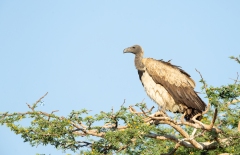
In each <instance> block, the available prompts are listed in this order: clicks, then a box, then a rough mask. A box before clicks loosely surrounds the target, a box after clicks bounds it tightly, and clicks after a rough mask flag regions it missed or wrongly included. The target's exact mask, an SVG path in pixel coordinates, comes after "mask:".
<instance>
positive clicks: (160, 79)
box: [142, 58, 206, 111]
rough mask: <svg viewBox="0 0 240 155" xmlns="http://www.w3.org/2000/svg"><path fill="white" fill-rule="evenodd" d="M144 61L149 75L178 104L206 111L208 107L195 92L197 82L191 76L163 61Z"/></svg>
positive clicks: (148, 59) (150, 59) (149, 59)
mask: <svg viewBox="0 0 240 155" xmlns="http://www.w3.org/2000/svg"><path fill="white" fill-rule="evenodd" d="M142 61H143V64H144V65H145V67H146V71H147V72H148V74H149V75H150V76H151V77H152V78H153V80H154V81H155V82H156V83H158V84H161V85H162V86H163V87H164V88H165V89H166V90H167V91H168V93H169V94H170V95H171V96H172V97H173V99H174V100H175V102H176V103H181V104H184V105H186V106H187V107H190V108H194V109H197V110H200V111H203V110H205V107H206V105H205V103H204V102H203V101H202V100H201V98H200V97H199V96H198V95H197V94H196V92H195V91H194V87H195V82H194V81H193V80H192V79H191V78H190V75H189V74H187V73H186V72H185V71H183V70H182V69H180V68H179V67H178V66H174V65H172V64H171V63H169V62H164V61H162V60H155V59H152V58H146V59H143V60H142Z"/></svg>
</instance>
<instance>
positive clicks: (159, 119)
mask: <svg viewBox="0 0 240 155" xmlns="http://www.w3.org/2000/svg"><path fill="white" fill-rule="evenodd" d="M46 95H47V93H46V94H45V95H44V96H42V97H41V98H40V99H39V100H38V101H36V102H35V103H34V104H33V106H30V105H29V104H27V106H28V107H29V108H30V109H31V111H28V112H25V113H13V114H9V113H4V114H2V115H1V116H2V117H1V120H2V119H4V118H5V117H8V116H13V115H27V114H28V115H31V114H34V113H37V114H39V115H42V116H46V117H47V120H48V121H50V119H51V118H52V115H53V113H54V112H57V111H58V110H54V111H52V112H51V113H46V112H42V111H35V108H36V107H37V104H38V103H39V102H41V100H42V99H43V98H44V97H45V96H46ZM236 102H239V100H236V101H235V100H234V101H232V102H231V103H230V104H234V103H236ZM124 103H125V100H124V102H123V104H124ZM123 104H122V106H123ZM153 108H154V107H151V108H150V109H149V110H147V111H144V110H143V109H141V108H140V110H141V111H137V110H136V109H135V108H134V107H133V106H129V109H128V110H129V111H130V113H132V114H135V115H138V116H140V115H141V116H143V118H144V123H146V124H148V125H159V124H168V125H170V126H171V127H172V128H174V129H175V131H177V132H178V133H180V134H181V136H182V137H183V138H181V139H179V138H178V137H177V136H175V135H164V134H155V133H141V134H140V135H139V136H142V137H148V138H153V139H156V140H166V141H172V142H175V147H174V149H173V150H172V151H170V152H168V153H167V154H166V155H170V154H174V152H175V151H176V150H177V149H178V148H179V147H180V146H184V147H187V148H197V149H200V150H211V149H216V148H217V147H218V146H219V145H220V143H226V142H229V141H230V140H229V138H222V139H221V138H216V140H213V141H211V142H198V141H197V140H196V138H197V137H200V136H203V135H204V134H205V133H206V132H208V131H211V132H215V133H216V134H221V133H222V131H221V130H220V129H219V126H214V123H215V121H216V118H217V113H218V111H217V109H215V112H214V115H213V118H212V120H211V123H210V124H204V123H202V122H201V121H198V120H197V119H196V118H197V117H198V116H200V115H204V114H206V113H207V112H208V110H209V109H210V104H208V107H207V108H206V110H205V111H204V112H203V113H202V114H197V115H195V116H194V117H193V119H192V120H193V122H194V123H192V122H186V121H184V114H183V115H182V116H181V119H180V121H176V120H174V119H172V118H171V117H169V116H168V115H167V114H165V113H163V112H161V111H157V112H155V113H153V114H150V113H151V112H152V110H153ZM117 115H119V112H117V113H116V114H115V115H113V108H112V116H111V117H112V118H113V119H115V121H116V122H115V123H106V124H104V125H102V126H101V128H103V129H110V128H111V129H112V128H114V129H115V130H116V131H123V130H126V129H127V128H128V126H127V125H125V126H119V125H116V124H118V120H117V119H116V118H117ZM54 118H56V119H59V120H66V119H67V118H65V117H57V116H55V117H54ZM70 124H71V125H72V126H73V127H74V128H73V129H72V130H71V132H72V133H73V134H74V135H76V136H81V137H85V136H89V135H91V136H95V137H101V138H104V137H105V135H106V132H103V131H99V130H97V129H91V128H90V126H91V125H90V126H89V125H85V124H84V123H83V122H81V121H72V120H71V122H70ZM183 126H188V127H192V128H193V129H195V130H197V129H198V130H200V131H199V132H198V134H197V135H194V134H192V135H191V134H189V133H188V132H187V131H185V128H183ZM239 128H240V127H239ZM36 134H37V133H36ZM46 136H50V135H46ZM230 138H231V137H230ZM77 142H78V143H79V145H78V146H76V147H84V146H91V145H92V143H89V142H85V141H77ZM227 144H228V145H230V143H227ZM127 147H128V145H123V146H122V147H121V148H119V149H118V150H117V151H118V152H120V151H122V150H124V149H126V148H127Z"/></svg>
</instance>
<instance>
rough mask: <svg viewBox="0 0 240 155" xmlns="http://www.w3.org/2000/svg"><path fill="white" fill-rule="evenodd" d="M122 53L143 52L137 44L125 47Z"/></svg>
mask: <svg viewBox="0 0 240 155" xmlns="http://www.w3.org/2000/svg"><path fill="white" fill-rule="evenodd" d="M123 53H133V54H139V53H143V50H142V47H141V46H139V45H133V46H131V47H128V48H125V49H124V50H123Z"/></svg>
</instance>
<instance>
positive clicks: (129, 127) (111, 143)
mask: <svg viewBox="0 0 240 155" xmlns="http://www.w3.org/2000/svg"><path fill="white" fill-rule="evenodd" d="M230 58H231V59H234V60H236V61H237V62H238V63H240V57H230ZM199 74H200V73H199ZM200 76H201V80H200V82H201V83H202V84H203V86H202V90H203V91H204V92H205V94H206V97H207V98H208V101H209V102H208V105H207V109H206V110H205V111H204V112H203V113H202V114H198V115H196V116H194V117H193V119H192V122H186V121H185V120H184V114H177V115H174V116H168V115H167V114H166V113H163V112H161V111H155V112H154V107H152V108H150V109H149V108H147V107H146V104H145V103H137V104H136V105H134V106H129V107H125V106H124V103H123V105H122V106H121V107H120V109H119V110H118V111H114V109H111V110H110V112H100V113H99V114H96V115H95V116H91V115H89V111H88V110H86V109H83V110H80V111H75V110H74V111H72V112H71V113H70V114H69V115H68V116H67V117H63V116H58V115H57V114H56V112H57V110H56V111H52V112H51V113H46V112H43V111H38V110H37V107H38V105H39V104H40V103H41V101H42V99H43V98H44V97H45V96H46V95H47V93H46V94H45V95H44V96H43V97H41V98H40V99H39V100H37V101H36V102H35V103H33V104H32V105H29V104H27V106H28V108H29V110H28V111H26V112H24V113H20V112H15V113H8V112H6V113H1V114H0V124H1V125H6V126H7V127H9V128H10V129H11V130H12V131H14V132H15V133H16V134H20V135H21V136H22V138H23V139H24V142H29V143H30V144H31V145H32V146H36V145H39V144H42V145H47V144H50V145H53V146H55V147H56V148H60V149H63V150H72V151H78V152H80V153H81V154H86V155H90V154H133V155H134V154H136V155H137V154H151V155H152V154H169V155H170V154H174V153H176V154H221V153H231V154H240V107H239V102H240V100H239V96H240V82H239V81H238V76H237V79H236V80H234V82H233V84H228V85H223V86H221V87H213V86H208V85H207V83H206V82H205V81H204V80H203V78H202V75H201V74H200ZM124 102H125V101H124ZM200 115H202V119H201V121H198V120H197V119H196V118H197V117H199V116H200ZM29 118H30V119H29ZM23 119H27V120H29V122H30V123H31V124H30V123H29V124H30V125H29V126H22V125H21V120H23ZM84 147H86V148H87V149H82V148H84Z"/></svg>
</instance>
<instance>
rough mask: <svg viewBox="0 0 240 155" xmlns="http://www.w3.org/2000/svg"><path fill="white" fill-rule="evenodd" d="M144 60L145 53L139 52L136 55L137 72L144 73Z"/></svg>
mask: <svg viewBox="0 0 240 155" xmlns="http://www.w3.org/2000/svg"><path fill="white" fill-rule="evenodd" d="M142 59H143V52H139V53H137V54H135V60H134V62H135V67H136V69H137V70H141V71H144V65H143V63H142Z"/></svg>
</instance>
